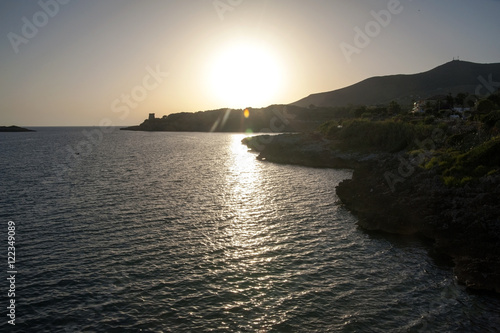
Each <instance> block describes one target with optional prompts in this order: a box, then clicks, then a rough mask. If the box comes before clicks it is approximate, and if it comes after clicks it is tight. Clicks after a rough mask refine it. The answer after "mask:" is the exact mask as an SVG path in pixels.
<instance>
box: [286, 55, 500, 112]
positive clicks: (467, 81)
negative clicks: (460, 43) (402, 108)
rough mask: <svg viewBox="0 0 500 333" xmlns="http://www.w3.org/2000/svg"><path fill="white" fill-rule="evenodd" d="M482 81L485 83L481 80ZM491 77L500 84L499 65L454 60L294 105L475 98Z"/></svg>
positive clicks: (368, 81)
mask: <svg viewBox="0 0 500 333" xmlns="http://www.w3.org/2000/svg"><path fill="white" fill-rule="evenodd" d="M481 77H482V78H483V80H480V78H481ZM490 77H491V78H492V79H493V81H494V82H500V63H494V64H477V63H472V62H466V61H458V60H454V61H451V62H448V63H446V64H444V65H441V66H439V67H436V68H434V69H432V70H430V71H427V72H424V73H418V74H411V75H388V76H380V77H372V78H369V79H366V80H364V81H361V82H359V83H356V84H354V85H352V86H349V87H345V88H342V89H338V90H334V91H329V92H324V93H317V94H312V95H309V96H308V97H306V98H303V99H301V100H299V101H297V102H295V103H292V105H295V106H301V107H308V106H309V105H311V104H312V105H315V106H321V107H334V106H345V105H348V104H354V105H378V104H388V103H389V102H391V101H393V100H394V101H397V102H398V103H400V104H411V103H412V102H413V101H414V100H419V99H426V98H429V97H431V96H434V95H447V94H448V93H452V94H457V93H459V92H467V93H469V94H475V93H476V90H477V87H478V86H480V85H481V84H484V83H485V82H489V81H490V79H489V78H490ZM482 81H483V82H482ZM489 88H490V89H491V87H489ZM493 88H496V89H498V88H499V87H498V86H496V87H493ZM492 92H493V91H488V90H487V88H483V89H481V94H489V93H492Z"/></svg>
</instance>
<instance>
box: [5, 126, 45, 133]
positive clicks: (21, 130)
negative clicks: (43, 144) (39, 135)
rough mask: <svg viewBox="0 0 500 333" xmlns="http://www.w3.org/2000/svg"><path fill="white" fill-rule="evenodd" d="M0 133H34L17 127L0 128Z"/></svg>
mask: <svg viewBox="0 0 500 333" xmlns="http://www.w3.org/2000/svg"><path fill="white" fill-rule="evenodd" d="M0 132H36V131H35V130H30V129H27V128H23V127H19V126H8V127H7V126H0Z"/></svg>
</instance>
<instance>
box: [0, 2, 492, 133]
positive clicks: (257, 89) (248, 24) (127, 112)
mask: <svg viewBox="0 0 500 333" xmlns="http://www.w3.org/2000/svg"><path fill="white" fill-rule="evenodd" d="M499 14H500V1H498V0H475V1H472V0H413V1H412V0H401V1H400V2H399V1H396V0H351V1H346V0H307V1H306V0H303V1H298V0H295V1H293V0H220V1H214V0H170V1H169V0H142V1H135V0H134V1H132V0H41V1H35V0H30V1H28V0H1V1H0V35H1V39H0V61H1V62H0V64H1V65H0V66H1V67H0V125H13V124H16V125H20V126H50V125H56V126H64V125H98V124H99V123H100V121H101V120H102V119H104V118H108V119H110V120H111V121H112V123H113V124H114V125H125V124H138V123H140V122H142V121H143V120H144V119H145V118H146V117H147V114H148V113H149V112H155V113H156V114H157V116H161V115H164V114H169V113H173V112H183V111H187V112H192V111H200V110H209V109H216V108H223V107H231V108H245V107H248V106H252V107H262V106H267V105H270V104H286V103H291V102H294V101H296V100H299V99H301V98H303V97H305V96H307V95H309V94H311V93H316V92H323V91H330V90H334V89H338V88H342V87H344V86H347V85H350V84H354V83H356V82H358V81H360V80H363V79H365V78H367V77H371V76H376V75H386V74H397V73H408V74H410V73H418V72H422V71H426V70H429V69H431V68H434V67H436V66H439V65H441V64H443V63H445V62H448V61H451V60H452V59H453V57H457V56H459V57H460V59H462V60H467V61H472V62H479V63H491V62H500V43H499V42H498V35H499V33H500V19H499Z"/></svg>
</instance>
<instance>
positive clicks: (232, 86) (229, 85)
mask: <svg viewBox="0 0 500 333" xmlns="http://www.w3.org/2000/svg"><path fill="white" fill-rule="evenodd" d="M210 66H211V70H210V74H209V82H208V84H209V85H210V88H211V90H212V92H213V93H214V95H215V96H216V97H217V99H218V100H219V101H220V103H222V106H224V107H226V106H227V107H232V108H244V107H247V106H253V107H262V106H267V105H269V104H273V103H276V100H275V98H276V95H277V93H278V91H279V90H280V89H281V85H282V84H283V82H282V81H283V78H282V77H283V73H282V68H281V65H280V62H279V61H278V60H277V58H276V56H275V55H274V53H273V51H272V50H271V49H270V48H268V47H266V46H264V45H262V44H257V43H238V44H234V45H231V46H229V47H226V48H224V49H222V50H221V51H220V52H219V53H217V55H216V56H215V57H214V59H213V60H212V63H211V64H210Z"/></svg>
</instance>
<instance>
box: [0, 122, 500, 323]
mask: <svg viewBox="0 0 500 333" xmlns="http://www.w3.org/2000/svg"><path fill="white" fill-rule="evenodd" d="M37 130H38V131H37V132H34V133H0V172H1V173H0V222H1V225H2V226H3V229H4V230H3V231H2V235H3V236H2V237H3V238H2V240H3V241H2V243H3V248H4V252H5V254H7V253H6V252H7V246H8V245H7V232H8V229H7V223H8V222H9V221H13V222H14V223H15V226H16V229H15V232H16V237H15V241H16V243H15V248H16V252H15V253H16V264H15V269H16V271H17V274H16V281H15V285H16V286H15V288H16V290H15V304H16V309H15V316H16V317H15V324H16V325H15V326H13V325H11V324H9V323H8V320H9V317H8V316H7V314H8V310H7V309H6V307H7V306H8V305H9V303H8V302H9V298H7V290H8V288H9V281H7V280H6V278H5V277H4V276H5V275H6V274H7V273H6V272H7V270H8V269H7V257H6V256H4V262H5V266H4V269H3V270H2V274H3V275H2V277H4V278H2V281H4V282H2V284H3V286H2V287H1V288H2V290H4V292H3V294H4V295H3V296H4V297H3V298H2V300H3V305H2V308H3V309H4V310H3V312H4V315H3V316H2V317H3V319H2V320H0V329H1V330H2V331H4V332H6V331H7V330H9V331H13V332H15V331H18V332H326V331H332V332H333V331H340V332H364V331H372V332H408V331H409V332H419V331H421V332H427V331H436V332H448V331H464V332H465V331H467V332H474V331H475V332H485V331H486V332H487V331H491V332H494V331H496V330H498V327H500V310H499V309H500V301H499V300H498V298H496V297H492V296H488V295H481V294H472V293H469V292H467V291H466V290H465V289H464V288H463V287H461V286H459V285H457V283H456V282H455V280H454V277H453V272H452V267H451V266H450V265H447V264H445V263H442V262H440V261H437V260H436V259H433V257H432V256H431V255H430V254H429V250H430V245H429V244H427V243H426V242H424V241H422V240H420V239H415V238H407V237H395V236H389V235H383V234H370V233H366V232H364V231H363V230H360V229H359V228H358V227H357V226H356V217H355V216H353V215H352V214H351V213H350V212H349V211H348V210H347V209H346V208H344V207H343V206H342V204H341V202H340V201H339V198H338V197H337V195H336V193H335V186H336V185H337V184H338V183H339V182H340V181H342V180H343V179H347V178H349V177H351V175H352V172H351V171H350V170H333V169H314V168H306V167H300V166H289V165H278V164H272V163H269V162H264V161H258V160H257V159H256V158H255V157H256V155H255V154H253V153H251V152H248V151H247V148H246V147H245V146H243V145H242V144H241V139H242V138H243V137H244V135H241V134H221V133H174V132H158V133H150V132H128V131H119V130H117V129H115V130H111V131H107V132H103V131H101V130H100V129H98V128H38V129H37ZM7 277H8V276H7Z"/></svg>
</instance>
